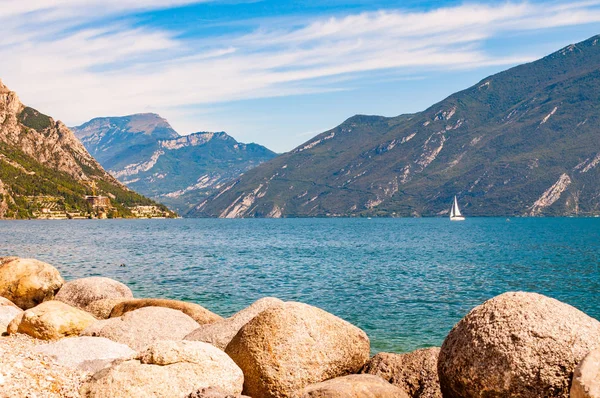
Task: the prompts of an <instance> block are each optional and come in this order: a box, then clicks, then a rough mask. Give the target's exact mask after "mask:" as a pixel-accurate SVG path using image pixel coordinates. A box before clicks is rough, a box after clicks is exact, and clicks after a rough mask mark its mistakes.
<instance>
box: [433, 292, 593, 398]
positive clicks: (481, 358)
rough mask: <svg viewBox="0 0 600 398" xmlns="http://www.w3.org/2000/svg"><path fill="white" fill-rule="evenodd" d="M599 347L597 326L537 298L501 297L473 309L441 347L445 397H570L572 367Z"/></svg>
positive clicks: (531, 295)
mask: <svg viewBox="0 0 600 398" xmlns="http://www.w3.org/2000/svg"><path fill="white" fill-rule="evenodd" d="M598 346H600V322H598V321H597V320H595V319H593V318H591V317H589V316H587V315H586V314H584V313H583V312H581V311H579V310H577V309H576V308H574V307H571V306H570V305H567V304H564V303H561V302H560V301H558V300H554V299H552V298H549V297H545V296H542V295H540V294H535V293H523V292H518V293H505V294H502V295H500V296H497V297H495V298H493V299H491V300H488V301H486V302H485V303H483V304H482V305H480V306H478V307H475V308H474V309H473V310H472V311H471V312H469V314H468V315H467V316H466V317H464V318H463V319H462V320H461V321H460V322H458V323H457V324H456V326H454V328H453V329H452V331H451V332H450V334H449V335H448V337H446V340H445V341H444V344H443V345H442V348H441V351H440V356H439V360H438V373H439V377H440V384H441V389H442V393H443V395H444V397H445V398H454V397H456V398H458V397H460V398H469V397H482V396H489V397H564V398H567V397H569V387H570V384H571V378H572V376H573V371H574V370H575V366H577V364H578V363H579V362H580V361H581V360H582V359H583V357H584V356H585V355H586V354H587V353H588V352H589V351H591V350H592V349H594V348H595V347H598Z"/></svg>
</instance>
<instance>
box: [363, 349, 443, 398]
mask: <svg viewBox="0 0 600 398" xmlns="http://www.w3.org/2000/svg"><path fill="white" fill-rule="evenodd" d="M439 354H440V349H439V348H437V347H434V348H424V349H421V350H416V351H413V352H410V353H408V354H389V353H385V352H381V353H379V354H377V355H375V356H374V357H373V358H371V360H370V361H369V362H368V363H367V364H366V365H365V367H364V368H363V370H362V373H367V374H372V375H376V376H379V377H382V378H383V379H385V380H386V381H388V382H390V383H392V384H394V385H396V386H398V387H400V388H401V389H403V390H404V391H406V392H407V393H408V395H409V396H411V397H413V398H442V391H441V390H440V379H439V377H438V371H437V363H438V356H439Z"/></svg>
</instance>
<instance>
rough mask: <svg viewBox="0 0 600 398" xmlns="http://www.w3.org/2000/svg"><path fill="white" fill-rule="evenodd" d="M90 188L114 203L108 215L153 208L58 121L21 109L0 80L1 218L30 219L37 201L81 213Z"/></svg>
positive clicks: (13, 93) (85, 206)
mask: <svg viewBox="0 0 600 398" xmlns="http://www.w3.org/2000/svg"><path fill="white" fill-rule="evenodd" d="M92 185H94V186H97V187H98V189H99V191H100V193H103V194H105V195H109V196H110V197H111V198H112V199H113V202H114V203H115V209H117V210H118V211H116V212H114V213H113V214H119V215H121V216H127V215H131V212H130V211H129V210H128V209H127V207H131V206H135V205H138V204H140V205H141V204H148V205H155V203H153V202H152V201H150V200H148V199H146V198H143V197H142V196H140V195H137V194H135V193H134V192H132V191H130V190H129V189H127V188H126V187H125V186H123V185H122V184H121V183H120V182H118V181H117V180H116V179H115V178H113V177H112V176H111V175H110V174H108V173H107V172H106V171H105V170H104V169H103V168H102V167H101V166H100V165H99V164H98V162H96V160H95V159H94V158H93V157H92V156H91V155H90V154H89V153H88V152H87V150H86V149H85V147H84V146H83V145H82V144H81V142H80V141H79V140H78V139H77V138H76V137H75V135H74V134H73V133H72V132H71V130H69V128H67V127H66V126H65V125H64V124H63V123H62V122H60V121H55V120H54V119H52V118H51V117H49V116H46V115H44V114H42V113H40V112H38V111H37V110H35V109H33V108H30V107H27V106H25V105H23V104H22V103H21V101H20V100H19V98H18V96H17V94H16V93H15V92H13V91H11V90H9V89H8V87H6V86H5V85H4V84H3V83H2V82H1V81H0V195H1V200H0V218H4V217H11V218H14V217H34V216H35V215H34V214H33V213H34V212H36V211H40V210H41V207H43V205H41V204H40V203H41V202H47V204H48V206H49V207H50V210H52V209H54V210H55V211H56V212H59V211H61V210H64V212H65V214H66V213H67V212H68V211H69V210H72V211H78V212H85V211H87V210H88V206H87V204H86V202H85V199H84V197H85V195H86V194H91V193H92V191H93V190H94V189H95V188H92ZM50 210H48V211H50Z"/></svg>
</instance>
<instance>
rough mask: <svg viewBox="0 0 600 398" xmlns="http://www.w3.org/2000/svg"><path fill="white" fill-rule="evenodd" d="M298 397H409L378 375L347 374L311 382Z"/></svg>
mask: <svg viewBox="0 0 600 398" xmlns="http://www.w3.org/2000/svg"><path fill="white" fill-rule="evenodd" d="M297 396H298V397H300V398H409V396H408V394H406V392H404V390H402V389H401V388H399V387H397V386H394V385H392V384H390V383H388V382H387V381H385V380H383V379H382V378H381V377H379V376H374V375H367V374H361V375H349V376H344V377H337V378H335V379H331V380H327V381H324V382H321V383H317V384H312V385H310V386H308V387H306V388H304V389H303V390H301V391H299V392H298V393H297Z"/></svg>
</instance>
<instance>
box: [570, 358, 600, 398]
mask: <svg viewBox="0 0 600 398" xmlns="http://www.w3.org/2000/svg"><path fill="white" fill-rule="evenodd" d="M571 398H600V349H596V350H593V351H592V352H590V353H589V354H587V355H586V356H585V358H584V359H583V361H581V362H580V363H579V365H577V368H575V374H574V375H573V383H572V385H571Z"/></svg>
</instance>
